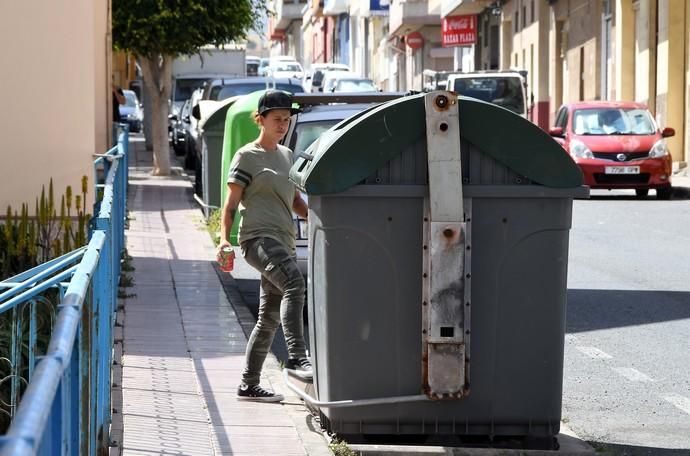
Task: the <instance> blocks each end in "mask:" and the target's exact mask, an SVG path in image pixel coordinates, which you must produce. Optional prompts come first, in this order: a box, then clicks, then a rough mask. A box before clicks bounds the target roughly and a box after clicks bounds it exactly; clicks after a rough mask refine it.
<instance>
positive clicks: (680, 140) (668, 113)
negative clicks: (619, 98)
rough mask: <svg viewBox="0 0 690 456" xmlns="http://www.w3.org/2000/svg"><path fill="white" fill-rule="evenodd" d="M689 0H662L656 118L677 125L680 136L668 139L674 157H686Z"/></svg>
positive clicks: (676, 158) (660, 2) (660, 5)
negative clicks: (686, 68) (687, 13)
mask: <svg viewBox="0 0 690 456" xmlns="http://www.w3.org/2000/svg"><path fill="white" fill-rule="evenodd" d="M686 8H688V6H687V3H686V1H685V0H659V18H658V19H659V21H658V27H659V35H658V36H659V41H658V48H657V74H656V75H657V90H656V92H657V95H656V119H657V122H658V123H659V124H660V126H661V127H666V126H668V127H673V128H675V129H677V132H676V136H674V137H673V138H668V139H667V141H666V142H667V143H668V146H669V149H670V151H671V154H672V155H673V161H681V160H685V157H686V155H687V152H686V151H685V150H684V147H685V138H684V136H685V134H684V133H685V132H684V128H683V126H684V124H685V116H686V115H687V111H685V109H686V106H687V103H686V101H685V100H684V98H685V93H686V87H687V83H686V81H685V74H686V70H685V67H686V63H685V56H686V55H687V48H688V44H687V40H686V39H685V37H686V36H687V28H688V23H687V22H686V20H685V19H686V11H685V10H686Z"/></svg>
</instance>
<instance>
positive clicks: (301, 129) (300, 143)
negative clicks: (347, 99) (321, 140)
mask: <svg viewBox="0 0 690 456" xmlns="http://www.w3.org/2000/svg"><path fill="white" fill-rule="evenodd" d="M338 122H339V120H320V121H318V122H303V123H298V124H297V126H296V127H295V132H294V133H293V137H292V141H293V144H292V151H293V153H294V156H295V158H297V157H298V156H299V155H300V154H301V153H302V152H304V151H305V150H307V148H308V147H309V146H311V144H312V143H313V142H314V141H316V139H317V138H318V137H319V136H321V133H323V132H325V131H326V130H328V129H329V128H331V127H332V126H333V125H335V124H336V123H338Z"/></svg>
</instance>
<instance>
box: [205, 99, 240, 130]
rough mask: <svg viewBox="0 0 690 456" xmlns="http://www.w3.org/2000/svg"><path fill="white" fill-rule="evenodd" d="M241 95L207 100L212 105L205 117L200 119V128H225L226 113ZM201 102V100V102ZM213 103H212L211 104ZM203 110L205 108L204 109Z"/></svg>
mask: <svg viewBox="0 0 690 456" xmlns="http://www.w3.org/2000/svg"><path fill="white" fill-rule="evenodd" d="M239 98H240V97H239V96H237V97H230V98H226V99H225V100H221V101H210V102H207V103H209V104H210V106H209V107H208V108H207V110H206V115H205V117H202V118H201V119H200V120H199V128H201V129H203V130H215V129H216V128H221V129H222V128H223V126H224V125H225V115H226V113H227V112H228V109H230V106H232V105H233V104H234V103H235V102H236V101H237V100H238V99H239ZM199 103H201V102H199ZM211 103H212V104H211ZM202 111H203V110H202Z"/></svg>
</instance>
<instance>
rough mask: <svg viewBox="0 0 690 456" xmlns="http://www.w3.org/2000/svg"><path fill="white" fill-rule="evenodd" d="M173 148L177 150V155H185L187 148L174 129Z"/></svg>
mask: <svg viewBox="0 0 690 456" xmlns="http://www.w3.org/2000/svg"><path fill="white" fill-rule="evenodd" d="M173 150H174V151H175V155H177V156H178V157H179V156H181V155H184V153H185V150H184V144H183V143H181V142H180V141H179V139H178V137H177V133H175V132H174V131H173Z"/></svg>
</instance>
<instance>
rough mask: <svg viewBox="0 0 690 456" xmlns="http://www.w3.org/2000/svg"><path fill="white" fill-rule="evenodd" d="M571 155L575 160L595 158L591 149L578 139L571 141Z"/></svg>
mask: <svg viewBox="0 0 690 456" xmlns="http://www.w3.org/2000/svg"><path fill="white" fill-rule="evenodd" d="M570 155H572V156H573V158H594V154H592V151H591V150H589V147H587V145H586V144H585V143H583V142H582V141H578V140H577V139H573V140H572V141H570Z"/></svg>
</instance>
